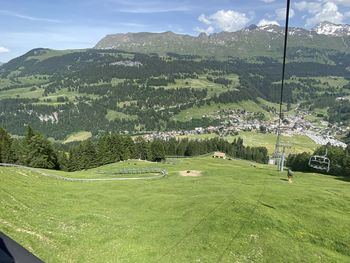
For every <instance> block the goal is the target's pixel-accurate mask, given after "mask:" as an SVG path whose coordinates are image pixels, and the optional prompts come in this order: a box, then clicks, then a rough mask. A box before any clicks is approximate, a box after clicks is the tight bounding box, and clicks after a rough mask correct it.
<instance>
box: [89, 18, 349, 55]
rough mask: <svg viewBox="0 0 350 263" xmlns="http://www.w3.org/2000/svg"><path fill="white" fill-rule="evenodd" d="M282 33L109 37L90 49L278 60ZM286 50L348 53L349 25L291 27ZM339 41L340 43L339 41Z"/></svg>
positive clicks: (251, 29)
mask: <svg viewBox="0 0 350 263" xmlns="http://www.w3.org/2000/svg"><path fill="white" fill-rule="evenodd" d="M283 34H284V30H283V28H282V27H280V26H277V25H264V26H256V25H250V26H248V27H246V28H244V29H241V30H239V31H236V32H219V33H213V34H211V35H207V34H205V33H201V34H199V35H198V36H190V35H182V34H176V33H173V32H170V31H167V32H163V33H148V32H141V33H125V34H111V35H107V36H106V37H104V38H102V39H101V40H100V41H99V42H98V43H97V44H96V46H95V47H94V48H96V49H120V50H125V51H132V52H143V53H159V54H166V53H167V52H174V53H178V54H193V55H201V56H215V57H225V56H236V57H251V56H272V57H273V56H280V53H281V52H280V50H281V46H282V41H283ZM289 35H290V37H289V47H290V48H311V49H316V50H335V51H340V52H346V53H349V52H350V48H349V47H350V25H337V24H332V23H330V22H322V23H320V24H319V25H317V26H315V27H314V28H312V29H311V30H307V29H304V28H296V27H291V28H290V30H289ZM339 38H342V40H339Z"/></svg>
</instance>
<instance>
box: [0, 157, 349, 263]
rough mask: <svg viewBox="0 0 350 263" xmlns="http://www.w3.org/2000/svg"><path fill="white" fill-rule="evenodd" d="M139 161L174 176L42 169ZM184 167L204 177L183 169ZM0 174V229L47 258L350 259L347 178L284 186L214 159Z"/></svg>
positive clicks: (280, 178)
mask: <svg viewBox="0 0 350 263" xmlns="http://www.w3.org/2000/svg"><path fill="white" fill-rule="evenodd" d="M129 163H130V164H129ZM141 167H161V168H163V169H166V170H168V172H169V175H168V176H167V177H166V178H164V179H159V180H153V181H115V182H110V181H107V182H103V181H102V182H88V183H87V182H83V183H82V182H67V181H63V180H57V179H54V178H50V177H47V176H43V175H42V174H41V173H42V172H44V173H51V174H52V173H54V174H55V175H60V176H65V177H73V178H94V177H103V176H104V177H106V176H108V177H118V175H113V174H112V173H113V171H115V170H118V169H122V168H132V169H135V168H141ZM186 170H197V171H200V172H201V173H202V176H199V177H182V176H179V171H186ZM102 172H103V173H104V174H101V173H102ZM0 175H1V176H0V193H1V196H2V198H1V202H2V203H1V206H0V215H1V217H0V222H1V225H2V230H3V231H4V232H6V233H7V234H8V235H9V236H10V237H12V238H14V239H15V240H16V241H17V242H19V243H20V244H22V245H23V246H24V247H26V248H27V249H29V250H30V251H31V252H33V253H34V254H35V255H37V256H38V257H40V258H41V259H42V260H44V261H45V262H67V261H71V262H76V261H95V262H111V261H118V262H127V261H128V262H129V261H132V262H145V261H147V262H159V261H161V262H189V261H190V262H192V261H201V262H217V261H220V262H232V258H234V259H235V260H240V261H242V262H246V261H249V262H251V261H255V262H260V261H269V262H271V261H279V262H287V261H288V262H301V261H302V262H347V261H349V258H350V254H349V251H350V247H349V244H350V242H349V241H350V236H349V231H348V228H349V226H350V221H349V220H350V219H349V217H348V216H347V211H349V210H350V206H349V200H350V195H349V193H350V192H349V191H348V188H349V182H348V181H346V180H345V179H344V180H343V179H342V178H335V177H331V176H325V175H320V174H311V173H310V174H304V173H296V174H295V178H294V182H293V184H288V182H287V180H286V176H285V174H280V173H278V172H276V171H275V170H274V169H273V168H269V167H267V166H265V165H251V163H249V162H245V161H228V160H217V159H216V160H214V159H213V158H211V157H209V158H208V157H207V158H193V159H173V160H169V162H167V163H165V164H154V163H145V162H139V161H129V162H123V163H118V164H111V165H108V166H104V167H100V168H97V169H93V170H88V171H82V172H75V173H65V172H54V171H46V170H40V173H39V172H36V171H30V170H26V169H21V168H4V167H1V168H0ZM28 185H31V187H30V188H28V187H27V186H28ZM9 189H10V190H9ZM43 197H45V198H44V199H43ZM58 200H59V201H58Z"/></svg>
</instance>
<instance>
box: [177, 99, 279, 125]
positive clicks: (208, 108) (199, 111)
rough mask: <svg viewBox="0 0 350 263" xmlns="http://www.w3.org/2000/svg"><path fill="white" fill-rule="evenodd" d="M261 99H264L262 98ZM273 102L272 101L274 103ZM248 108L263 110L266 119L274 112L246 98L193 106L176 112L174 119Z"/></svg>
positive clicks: (180, 119)
mask: <svg viewBox="0 0 350 263" xmlns="http://www.w3.org/2000/svg"><path fill="white" fill-rule="evenodd" d="M261 101H263V100H262V99H261ZM272 104H273V103H271V105H272ZM237 109H241V110H246V111H248V112H257V113H259V112H261V113H263V114H264V115H265V118H266V119H270V118H271V117H273V114H271V113H269V112H267V111H266V110H264V109H263V108H262V106H261V105H260V103H257V102H254V101H251V100H246V101H241V102H237V103H228V104H221V103H213V104H211V105H205V106H201V107H193V108H190V109H186V110H183V111H181V112H180V113H178V114H176V115H175V116H174V117H172V119H173V120H176V121H189V120H191V119H200V118H202V117H203V116H204V115H210V114H213V113H215V112H217V111H220V110H237Z"/></svg>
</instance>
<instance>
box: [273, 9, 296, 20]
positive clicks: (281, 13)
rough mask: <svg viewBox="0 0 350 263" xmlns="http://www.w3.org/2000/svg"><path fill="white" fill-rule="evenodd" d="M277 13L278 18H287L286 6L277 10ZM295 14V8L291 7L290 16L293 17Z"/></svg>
mask: <svg viewBox="0 0 350 263" xmlns="http://www.w3.org/2000/svg"><path fill="white" fill-rule="evenodd" d="M275 13H276V19H277V20H279V21H281V20H285V19H286V8H280V9H276V10H275ZM294 14H295V12H294V10H293V9H292V8H290V10H289V17H290V18H291V17H293V16H294Z"/></svg>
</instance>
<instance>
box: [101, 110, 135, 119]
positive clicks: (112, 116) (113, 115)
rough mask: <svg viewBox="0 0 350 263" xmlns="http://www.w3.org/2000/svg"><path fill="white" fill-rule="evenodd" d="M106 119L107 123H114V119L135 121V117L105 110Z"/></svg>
mask: <svg viewBox="0 0 350 263" xmlns="http://www.w3.org/2000/svg"><path fill="white" fill-rule="evenodd" d="M106 119H107V120H109V121H114V120H116V119H119V120H120V119H124V120H137V116H136V115H127V114H125V113H123V112H119V111H114V110H107V114H106Z"/></svg>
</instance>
